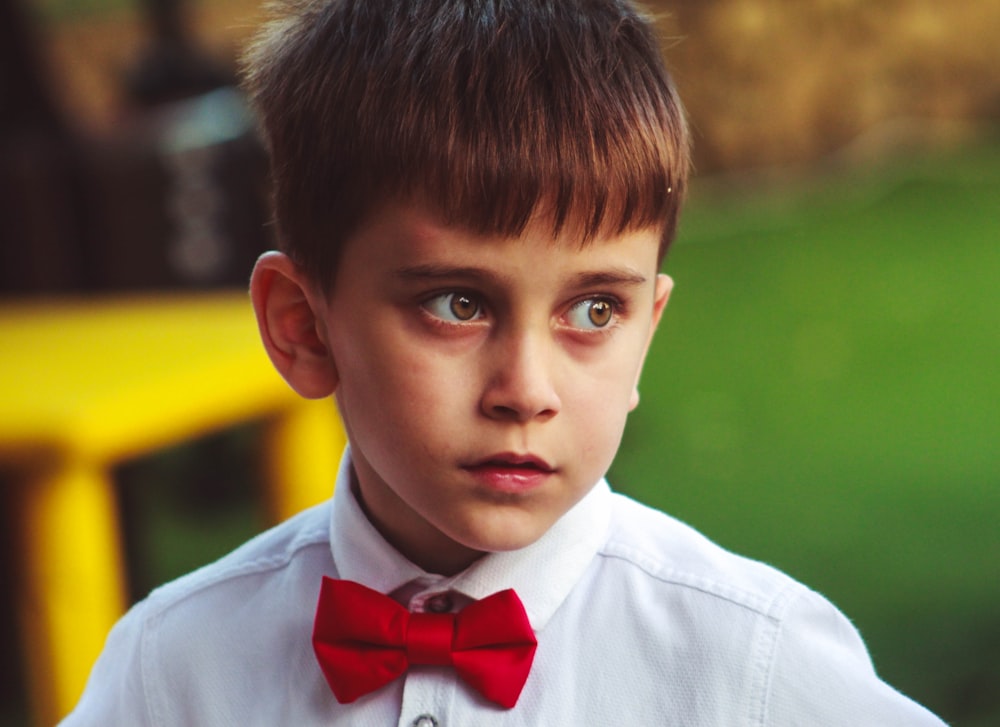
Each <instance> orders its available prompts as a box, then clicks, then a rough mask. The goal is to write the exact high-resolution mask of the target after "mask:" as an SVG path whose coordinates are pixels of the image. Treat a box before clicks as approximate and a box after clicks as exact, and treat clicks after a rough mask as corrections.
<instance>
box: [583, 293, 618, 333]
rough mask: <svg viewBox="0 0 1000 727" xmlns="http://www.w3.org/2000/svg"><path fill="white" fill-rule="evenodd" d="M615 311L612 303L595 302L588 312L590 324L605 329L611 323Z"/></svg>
mask: <svg viewBox="0 0 1000 727" xmlns="http://www.w3.org/2000/svg"><path fill="white" fill-rule="evenodd" d="M612 313H614V311H613V310H612V308H611V303H609V302H608V301H606V300H595V301H594V302H593V303H592V304H591V306H590V308H589V309H588V310H587V317H588V318H590V322H591V323H593V324H594V325H595V326H597V327H598V328H603V327H604V326H606V325H608V323H610V322H611V315H612Z"/></svg>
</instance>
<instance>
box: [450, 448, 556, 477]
mask: <svg viewBox="0 0 1000 727" xmlns="http://www.w3.org/2000/svg"><path fill="white" fill-rule="evenodd" d="M467 466H468V467H489V466H492V467H534V468H535V469H539V470H542V471H543V472H554V471H555V467H553V466H552V465H550V464H549V463H548V462H546V461H545V460H544V459H542V458H541V457H536V456H535V455H533V454H518V453H517V452H501V453H499V454H491V455H489V456H488V457H483V458H482V459H479V460H477V461H475V462H472V463H471V464H469V465H467Z"/></svg>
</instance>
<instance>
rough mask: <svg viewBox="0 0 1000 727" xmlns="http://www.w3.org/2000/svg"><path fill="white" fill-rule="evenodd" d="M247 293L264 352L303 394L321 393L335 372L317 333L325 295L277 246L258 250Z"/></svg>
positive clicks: (328, 389) (333, 383) (331, 386)
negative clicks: (254, 314) (255, 316)
mask: <svg viewBox="0 0 1000 727" xmlns="http://www.w3.org/2000/svg"><path fill="white" fill-rule="evenodd" d="M250 299H251V300H252V301H253V309H254V312H255V313H256V315H257V327H258V328H259V329H260V337H261V340H262V341H263V343H264V348H265V350H266V351H267V355H268V356H269V357H270V358H271V363H272V364H274V368H276V369H277V370H278V373H279V374H281V375H282V377H283V378H284V379H285V381H287V382H288V385H289V386H291V387H292V388H293V389H294V390H295V391H296V392H297V393H298V394H299V395H300V396H303V397H305V398H306V399H322V398H324V397H327V396H330V395H331V394H332V393H333V392H334V391H335V390H336V388H337V384H338V382H339V378H338V375H337V367H336V364H335V363H334V360H333V356H332V355H331V353H330V349H329V347H328V346H327V344H326V342H325V341H324V339H323V329H322V321H323V318H322V312H323V304H324V302H325V296H323V295H322V294H320V293H319V292H318V291H317V290H315V286H314V285H313V284H312V282H311V281H310V280H309V278H308V277H307V276H306V274H305V273H304V272H303V271H302V270H301V269H300V268H299V267H298V266H297V265H296V264H295V263H294V262H293V261H292V260H291V258H289V257H288V256H287V255H285V254H283V253H280V252H267V253H264V254H263V255H261V256H260V258H258V260H257V264H256V265H254V269H253V274H252V275H251V276H250Z"/></svg>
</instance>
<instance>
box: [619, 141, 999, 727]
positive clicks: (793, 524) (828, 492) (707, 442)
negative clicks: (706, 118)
mask: <svg viewBox="0 0 1000 727" xmlns="http://www.w3.org/2000/svg"><path fill="white" fill-rule="evenodd" d="M824 181H825V183H824V184H821V185H820V184H815V183H806V184H802V183H800V184H798V185H797V188H796V189H794V190H792V189H787V188H786V189H783V190H778V191H775V190H772V191H770V192H768V193H753V192H745V193H744V195H743V196H742V197H731V196H730V197H728V198H711V196H710V195H706V196H703V197H701V198H700V199H699V196H698V192H697V190H696V191H695V194H694V200H693V204H692V207H691V209H690V210H689V214H688V216H687V218H686V220H685V223H684V226H683V230H682V234H681V238H680V240H679V242H678V244H677V247H676V248H675V249H674V250H673V251H672V252H671V257H670V258H669V260H668V264H667V269H668V272H670V273H671V274H672V275H673V276H674V278H675V280H676V281H677V288H676V291H675V293H674V297H673V299H672V301H671V304H670V306H669V308H668V310H667V313H666V315H665V318H664V322H663V324H662V325H661V330H660V332H659V334H658V338H657V340H656V341H655V343H654V346H653V349H652V350H651V352H650V357H649V360H648V362H647V368H646V373H645V376H644V379H643V382H642V387H641V391H642V395H643V403H642V405H641V406H640V407H639V409H638V410H637V411H636V412H635V413H634V414H633V418H632V420H631V421H630V424H629V428H628V430H627V432H626V437H625V441H624V443H623V447H622V451H621V454H620V456H619V458H618V460H617V462H616V464H615V466H614V468H613V470H612V474H611V478H612V481H613V483H615V484H616V486H618V487H619V489H623V490H625V491H627V492H630V493H631V494H633V495H635V496H636V497H638V498H639V499H641V500H644V501H646V502H649V503H650V504H653V505H655V506H657V507H660V508H662V509H664V510H666V511H668V512H670V513H672V514H674V515H676V516H678V517H680V518H681V519H683V520H686V521H688V522H690V523H692V524H693V525H695V526H696V527H698V528H699V529H701V530H702V531H704V532H705V533H707V534H708V535H709V536H710V537H712V538H714V539H715V540H717V541H718V542H720V543H721V544H723V545H725V546H726V547H729V548H731V549H734V550H736V551H738V552H741V553H743V554H745V555H750V556H752V557H755V558H759V559H761V560H765V561H768V562H771V563H773V564H775V565H777V566H779V567H781V568H782V569H784V570H786V571H788V572H789V573H791V574H792V575H794V576H796V577H797V578H799V579H800V580H803V581H805V582H806V583H808V584H809V585H811V586H812V587H814V588H816V589H817V590H819V591H821V592H823V593H824V594H826V595H827V596H828V597H830V598H831V599H832V600H833V601H834V602H835V603H837V604H838V605H839V606H841V608H842V609H843V610H844V611H845V612H846V613H847V614H848V615H849V616H851V617H852V618H853V619H854V620H855V623H856V624H857V625H858V626H859V628H860V629H861V631H862V633H863V634H864V636H865V637H866V640H867V642H868V645H869V647H870V649H871V651H872V653H873V656H874V659H875V663H876V667H877V668H878V669H879V671H880V673H881V674H882V675H883V676H884V677H885V678H886V679H887V680H888V681H890V682H891V683H893V684H894V685H895V686H897V687H898V688H900V689H901V690H902V691H904V692H906V693H908V694H910V695H911V696H913V697H915V698H916V699H918V701H921V702H923V703H924V704H926V705H928V706H929V707H931V708H932V709H934V710H935V711H937V712H938V713H940V714H941V715H942V716H943V717H945V718H946V719H948V720H949V721H952V722H954V723H955V724H965V725H986V724H997V720H998V719H1000V695H998V694H997V693H996V690H995V689H994V688H993V687H995V685H996V684H997V683H1000V666H998V664H1000V615H998V614H1000V578H998V577H997V576H998V565H1000V528H998V527H997V522H998V520H1000V458H998V457H997V455H996V447H997V442H998V441H1000V408H998V407H997V405H996V402H997V398H998V394H1000V380H998V377H997V373H998V366H997V361H998V360H1000V335H998V334H1000V298H998V295H997V292H996V285H995V281H996V279H997V277H998V276H1000V245H998V244H997V243H998V240H1000V145H998V144H996V143H992V144H986V145H984V146H978V147H976V148H974V149H971V150H968V151H967V152H965V153H958V154H955V155H951V156H948V157H941V156H937V157H933V156H926V157H919V158H911V159H910V160H909V161H906V162H903V163H898V164H895V165H892V166H886V167H881V168H876V169H868V170H866V173H861V172H853V173H842V174H840V175H839V176H834V177H833V178H829V179H825V180H824ZM706 197H708V198H706Z"/></svg>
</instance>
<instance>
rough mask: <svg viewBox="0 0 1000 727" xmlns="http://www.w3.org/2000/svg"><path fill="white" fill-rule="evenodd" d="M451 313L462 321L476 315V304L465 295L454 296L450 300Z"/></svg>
mask: <svg viewBox="0 0 1000 727" xmlns="http://www.w3.org/2000/svg"><path fill="white" fill-rule="evenodd" d="M451 312H452V313H454V314H455V317H456V318H458V319H459V320H462V321H467V320H469V319H470V318H472V316H474V315H476V304H475V303H474V302H473V301H472V299H471V298H469V296H467V295H456V296H454V297H452V299H451Z"/></svg>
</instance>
